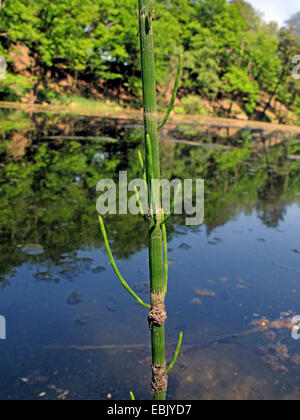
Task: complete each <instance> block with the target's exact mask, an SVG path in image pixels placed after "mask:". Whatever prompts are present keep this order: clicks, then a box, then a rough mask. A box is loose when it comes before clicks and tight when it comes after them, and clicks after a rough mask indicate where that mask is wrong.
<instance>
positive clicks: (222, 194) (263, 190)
mask: <svg viewBox="0 0 300 420" xmlns="http://www.w3.org/2000/svg"><path fill="white" fill-rule="evenodd" d="M70 118H71V117H70ZM32 121H33V120H32ZM45 121H46V120H45V117H44V116H37V117H36V120H35V121H34V122H32V123H31V124H30V125H29V127H28V131H27V132H26V128H24V126H23V127H18V130H16V129H13V127H12V126H10V129H9V130H8V131H6V132H5V133H3V132H2V134H1V133H0V135H1V136H4V137H5V141H3V142H2V143H1V145H2V148H1V150H0V154H1V165H0V194H1V200H0V226H1V227H0V235H1V244H0V255H1V263H0V278H1V277H2V278H3V277H4V276H5V275H6V274H7V273H9V272H10V271H11V270H12V269H13V268H14V267H17V266H19V265H21V264H22V263H23V262H24V258H25V257H24V254H23V252H22V251H21V250H20V248H19V247H18V245H22V244H28V243H39V244H41V245H42V246H43V248H44V250H45V253H44V254H43V255H41V256H39V260H40V261H52V262H54V263H57V262H59V261H60V259H61V256H62V254H64V253H68V252H74V251H76V250H78V249H90V248H100V247H102V241H101V238H100V235H99V231H98V226H97V215H96V209H95V203H96V198H97V196H96V192H95V186H96V184H97V182H98V180H99V179H100V178H101V177H102V178H114V179H117V173H118V171H119V170H124V169H128V173H129V178H131V179H133V178H136V177H139V176H140V174H139V165H138V162H137V159H136V150H137V148H138V147H139V144H140V136H139V134H138V133H132V132H130V131H128V130H125V129H124V128H121V127H119V126H118V123H116V124H117V126H113V128H112V130H113V135H114V136H115V137H116V133H118V138H119V142H117V143H102V142H86V141H83V140H82V141H70V140H69V141H62V140H60V139H59V138H57V139H55V140H51V141H46V140H44V141H41V137H45V136H47V135H48V136H49V135H51V134H52V135H55V133H56V134H57V131H56V130H57V124H59V122H61V121H60V120H59V119H57V118H56V117H53V118H52V119H51V120H50V122H49V121H48V122H45ZM32 124H33V126H34V129H33V127H32ZM86 124H87V121H86V120H85V119H82V121H80V122H76V123H74V124H73V125H72V127H71V128H68V127H67V124H66V125H64V126H62V127H60V129H62V128H64V130H66V132H68V130H70V131H69V133H71V134H72V135H74V134H75V135H79V133H80V135H82V136H84V134H85V133H86V132H88V135H91V133H93V134H94V135H97V136H99V130H100V128H99V127H102V128H101V134H103V135H109V134H110V133H109V125H107V124H106V123H103V124H102V125H101V124H100V125H99V122H97V121H96V120H94V121H93V124H92V127H90V125H89V126H88V127H87V126H86ZM84 125H85V126H86V130H85V131H84ZM21 130H22V135H23V136H25V137H26V138H29V139H30V145H29V146H28V147H27V148H26V149H25V151H24V153H25V154H24V156H23V157H21V156H17V157H14V156H13V155H12V154H11V153H10V151H9V149H8V148H7V147H6V145H7V142H9V141H10V139H11V138H12V137H13V136H14V135H15V134H16V133H18V132H20V131H21ZM77 130H78V131H77ZM4 137H2V139H4ZM292 147H296V146H288V145H286V146H285V147H275V148H272V149H268V151H267V152H268V155H267V156H266V153H262V154H256V153H255V154H254V153H253V151H252V146H251V143H249V142H245V143H244V144H243V145H241V144H240V145H239V146H238V147H236V148H233V149H228V150H222V149H209V148H205V147H196V148H195V147H193V148H191V147H190V146H187V145H180V144H174V143H162V159H163V160H164V165H163V167H164V168H165V170H164V174H163V176H164V177H167V178H169V179H172V178H174V177H179V178H182V179H184V178H204V179H205V182H206V203H205V204H206V216H205V224H206V226H207V230H208V232H211V231H212V230H213V229H215V228H216V227H218V226H221V225H224V224H226V223H227V222H228V221H229V220H232V219H234V218H235V217H236V216H238V215H239V214H240V213H241V212H244V213H246V214H250V213H251V212H253V211H254V210H255V209H257V211H258V214H259V217H261V219H262V220H263V222H264V223H265V224H267V225H268V226H276V225H277V223H278V221H279V220H281V219H282V217H283V216H284V211H285V208H286V205H287V204H288V203H290V202H292V201H294V200H295V193H296V192H298V191H299V190H300V188H299V187H300V185H299V183H300V177H299V164H297V162H292V163H290V162H289V161H288V160H287V159H286V156H287V154H288V152H289V150H290V149H291V148H292ZM291 150H292V149H291ZM293 150H294V149H293ZM110 218H111V220H109V223H107V225H108V226H109V232H108V233H109V237H110V238H111V240H112V244H111V246H112V248H113V252H114V254H115V255H116V256H117V258H126V259H127V258H128V257H130V255H133V254H134V253H135V252H137V251H139V250H142V249H143V248H145V247H146V246H147V236H146V235H147V232H146V230H145V229H144V225H143V223H142V222H141V221H140V219H139V218H138V217H132V216H121V217H118V218H116V217H114V216H110ZM184 220H185V218H184V217H179V216H178V217H175V218H174V219H172V220H171V221H170V222H169V225H168V230H169V233H170V235H171V236H172V235H175V234H176V231H175V225H176V224H182V225H183V224H184ZM31 258H34V257H31Z"/></svg>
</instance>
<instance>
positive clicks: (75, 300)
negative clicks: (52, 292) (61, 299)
mask: <svg viewBox="0 0 300 420" xmlns="http://www.w3.org/2000/svg"><path fill="white" fill-rule="evenodd" d="M81 302H82V300H81V298H80V296H79V294H78V293H77V292H72V293H71V294H70V296H69V297H68V299H67V303H68V304H69V305H78V304H79V303H81Z"/></svg>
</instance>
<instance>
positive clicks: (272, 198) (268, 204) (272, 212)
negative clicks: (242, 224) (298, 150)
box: [257, 143, 292, 228]
mask: <svg viewBox="0 0 300 420" xmlns="http://www.w3.org/2000/svg"><path fill="white" fill-rule="evenodd" d="M263 154H264V157H265V164H266V173H267V178H266V180H265V183H264V184H263V185H262V186H261V188H260V189H259V191H258V203H257V212H258V217H259V218H260V219H261V220H262V221H263V223H264V224H265V225H266V226H268V227H273V228H274V227H278V225H279V223H280V221H283V220H284V216H285V214H286V204H287V190H288V186H289V178H290V172H291V170H292V162H291V161H290V160H289V159H288V144H287V143H284V144H280V145H278V146H276V147H273V148H268V147H265V148H264V153H263Z"/></svg>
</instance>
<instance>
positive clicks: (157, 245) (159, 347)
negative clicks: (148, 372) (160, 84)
mask: <svg viewBox="0 0 300 420" xmlns="http://www.w3.org/2000/svg"><path fill="white" fill-rule="evenodd" d="M153 8H154V0H139V26H140V45H141V68H142V85H143V105H144V125H145V143H146V170H147V182H148V191H149V190H151V180H152V179H155V180H160V159H159V140H158V116H157V104H156V76H155V60H154V41H153V25H152V14H153ZM158 200H159V197H153V200H152V194H150V200H149V205H150V203H151V202H152V204H153V206H154V209H155V210H156V211H157V209H160V208H161V203H160V202H159V201H158ZM162 243H163V237H162V229H161V226H160V224H157V223H156V220H155V218H154V217H150V219H149V269H150V289H151V306H152V307H153V306H154V305H155V303H157V296H160V297H161V299H162V302H161V303H164V273H163V264H162V261H163V247H162ZM151 343H152V365H153V366H157V367H160V368H163V367H164V366H165V363H166V355H165V329H164V324H163V325H161V326H153V328H152V329H151ZM153 399H154V400H165V399H166V389H156V388H155V387H153Z"/></svg>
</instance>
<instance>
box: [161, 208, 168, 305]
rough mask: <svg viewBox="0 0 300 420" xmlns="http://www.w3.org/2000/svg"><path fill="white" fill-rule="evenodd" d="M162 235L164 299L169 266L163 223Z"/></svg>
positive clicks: (165, 231) (165, 230)
mask: <svg viewBox="0 0 300 420" xmlns="http://www.w3.org/2000/svg"><path fill="white" fill-rule="evenodd" d="M162 217H163V218H164V211H163V210H162ZM162 235H163V245H164V291H165V297H166V295H167V290H168V272H169V264H168V240H167V228H166V225H165V223H163V224H162Z"/></svg>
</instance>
